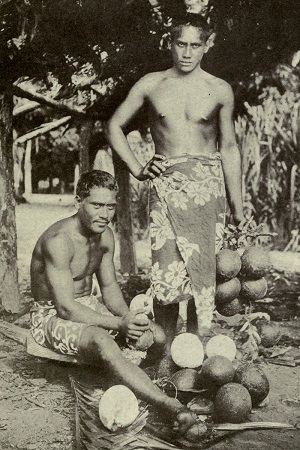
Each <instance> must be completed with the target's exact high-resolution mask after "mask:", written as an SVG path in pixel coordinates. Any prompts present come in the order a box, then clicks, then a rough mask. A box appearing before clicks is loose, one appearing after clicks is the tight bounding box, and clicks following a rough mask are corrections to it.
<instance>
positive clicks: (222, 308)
mask: <svg viewBox="0 0 300 450" xmlns="http://www.w3.org/2000/svg"><path fill="white" fill-rule="evenodd" d="M242 308H243V304H242V302H241V300H240V299H238V298H235V299H234V300H232V301H231V302H229V303H226V304H225V305H219V304H218V305H216V309H217V311H218V313H220V314H222V316H226V317H230V316H234V315H235V314H238V313H239V312H241V310H242Z"/></svg>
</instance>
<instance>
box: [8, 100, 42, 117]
mask: <svg viewBox="0 0 300 450" xmlns="http://www.w3.org/2000/svg"><path fill="white" fill-rule="evenodd" d="M39 106H40V104H39V103H38V102H32V101H29V102H27V103H26V104H25V105H22V106H15V107H14V109H13V116H14V117H17V116H19V115H20V114H25V113H27V112H30V111H33V110H34V109H36V108H38V107H39Z"/></svg>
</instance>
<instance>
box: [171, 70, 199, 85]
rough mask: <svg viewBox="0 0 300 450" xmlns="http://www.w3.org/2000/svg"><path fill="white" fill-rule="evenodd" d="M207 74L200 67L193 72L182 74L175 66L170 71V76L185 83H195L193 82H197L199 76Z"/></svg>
mask: <svg viewBox="0 0 300 450" xmlns="http://www.w3.org/2000/svg"><path fill="white" fill-rule="evenodd" d="M204 73H205V72H204V70H203V69H201V67H200V66H197V67H196V68H195V69H194V70H193V71H192V72H188V73H186V72H182V71H181V70H178V69H177V67H176V66H173V67H172V68H171V69H170V75H171V76H172V77H174V78H178V79H182V80H185V81H189V82H193V80H197V79H198V78H199V76H201V75H203V74H204Z"/></svg>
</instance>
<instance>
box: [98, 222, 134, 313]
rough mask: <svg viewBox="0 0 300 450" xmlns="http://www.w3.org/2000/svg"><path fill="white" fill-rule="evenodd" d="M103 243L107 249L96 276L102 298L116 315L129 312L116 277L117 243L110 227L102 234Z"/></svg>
mask: <svg viewBox="0 0 300 450" xmlns="http://www.w3.org/2000/svg"><path fill="white" fill-rule="evenodd" d="M102 245H103V246H105V247H106V249H107V251H106V253H104V255H103V257H102V261H101V263H100V266H99V269H98V270H97V272H96V277H97V280H98V283H99V286H100V289H101V294H102V299H103V302H104V304H105V306H106V307H107V309H108V310H109V311H110V312H112V313H113V314H115V315H116V316H123V315H125V314H127V313H128V311H129V308H128V306H127V304H126V303H125V300H124V297H123V294H122V291H121V289H120V286H119V284H118V282H117V279H116V272H115V265H114V252H115V243H114V237H113V233H112V231H111V230H110V229H109V228H108V229H107V230H105V233H103V235H102Z"/></svg>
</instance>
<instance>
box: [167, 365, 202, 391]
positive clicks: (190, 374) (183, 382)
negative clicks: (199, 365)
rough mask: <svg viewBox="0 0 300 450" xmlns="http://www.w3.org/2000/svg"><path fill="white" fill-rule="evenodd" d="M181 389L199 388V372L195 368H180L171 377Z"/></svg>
mask: <svg viewBox="0 0 300 450" xmlns="http://www.w3.org/2000/svg"><path fill="white" fill-rule="evenodd" d="M171 381H172V383H174V384H175V386H176V388H177V389H178V390H179V391H190V390H191V389H199V373H198V372H197V370H195V369H181V370H178V371H177V372H176V373H175V374H174V375H173V376H172V378H171Z"/></svg>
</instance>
